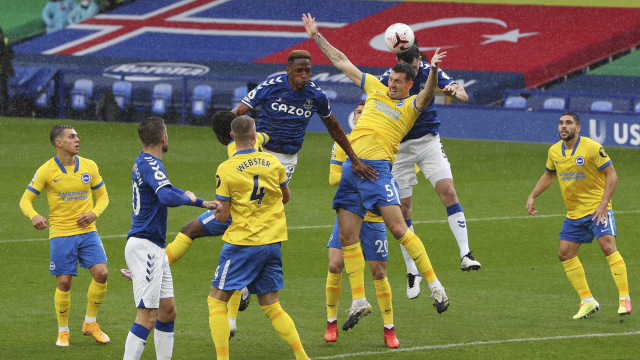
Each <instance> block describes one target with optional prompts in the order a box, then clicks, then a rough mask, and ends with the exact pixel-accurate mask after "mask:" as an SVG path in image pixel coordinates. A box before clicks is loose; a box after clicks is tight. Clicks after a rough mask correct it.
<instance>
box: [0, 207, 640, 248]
mask: <svg viewBox="0 0 640 360" xmlns="http://www.w3.org/2000/svg"><path fill="white" fill-rule="evenodd" d="M637 213H640V210H623V211H614V213H613V214H614V215H615V214H637ZM565 216H566V214H549V215H536V216H531V215H523V216H498V217H488V218H479V219H467V221H499V220H522V219H536V218H550V217H565ZM413 223H414V224H440V223H447V224H448V223H449V221H448V220H423V221H421V220H418V221H414V222H413ZM329 228H333V225H309V226H290V227H289V228H288V229H289V230H306V229H329ZM177 234H178V233H177V232H168V233H167V235H177ZM126 237H127V235H126V234H124V235H100V238H101V239H109V238H126ZM33 241H49V239H48V238H47V239H14V240H0V244H2V243H13V242H33Z"/></svg>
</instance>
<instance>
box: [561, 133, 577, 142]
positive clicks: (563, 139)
mask: <svg viewBox="0 0 640 360" xmlns="http://www.w3.org/2000/svg"><path fill="white" fill-rule="evenodd" d="M558 135H560V139H562V141H570V140H573V138H575V137H576V132H575V131H569V130H567V135H566V136H565V137H562V132H560V131H558Z"/></svg>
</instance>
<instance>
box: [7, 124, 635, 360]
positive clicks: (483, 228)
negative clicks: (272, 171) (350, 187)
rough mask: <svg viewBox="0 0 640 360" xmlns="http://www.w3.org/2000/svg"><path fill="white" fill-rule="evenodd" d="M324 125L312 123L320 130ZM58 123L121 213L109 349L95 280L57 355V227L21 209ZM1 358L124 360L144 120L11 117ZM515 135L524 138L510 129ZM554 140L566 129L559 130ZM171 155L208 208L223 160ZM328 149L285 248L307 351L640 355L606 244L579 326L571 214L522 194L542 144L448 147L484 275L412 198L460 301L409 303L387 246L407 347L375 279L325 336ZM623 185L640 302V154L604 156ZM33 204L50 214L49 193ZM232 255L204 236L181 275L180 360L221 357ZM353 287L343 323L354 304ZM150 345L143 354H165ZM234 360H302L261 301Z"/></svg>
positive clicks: (178, 221) (430, 209) (192, 136)
mask: <svg viewBox="0 0 640 360" xmlns="http://www.w3.org/2000/svg"><path fill="white" fill-rule="evenodd" d="M313 121H317V120H313ZM59 123H69V124H71V125H73V126H74V127H75V129H76V130H77V132H78V134H79V137H80V145H81V149H80V155H81V156H84V157H87V158H90V159H93V160H95V161H96V162H97V164H98V166H99V167H100V170H101V173H102V176H103V178H104V181H105V183H106V186H107V190H108V192H109V197H110V205H109V207H108V208H107V210H106V211H105V213H104V214H103V215H102V216H101V217H100V218H99V219H98V231H99V234H100V235H101V237H102V240H103V243H104V246H105V249H106V252H107V256H108V258H109V271H110V278H109V287H108V292H107V296H106V299H105V301H104V304H103V306H102V307H101V309H100V312H99V314H98V322H99V323H100V324H101V325H102V326H103V330H104V331H105V332H106V333H107V334H108V335H109V336H110V337H111V343H110V344H108V345H99V344H97V343H96V342H95V341H94V340H93V339H92V338H90V337H86V336H83V335H82V333H81V326H82V321H83V317H84V312H85V309H86V290H87V287H88V284H89V282H90V274H89V272H88V271H86V270H84V269H82V268H80V269H79V274H78V276H77V277H76V278H74V280H73V287H72V292H71V296H72V304H71V316H70V323H69V326H70V329H71V346H70V347H69V348H59V347H57V346H55V339H56V331H57V324H56V317H55V313H54V307H53V294H54V290H55V286H56V283H55V279H54V277H52V276H50V275H49V270H48V268H49V256H48V254H49V246H48V242H47V238H48V233H47V232H46V231H41V232H39V231H36V230H35V229H33V227H32V226H31V222H30V221H29V220H28V219H27V218H26V217H25V216H24V215H23V214H22V212H21V211H20V208H19V206H18V203H19V201H20V197H21V195H22V193H23V192H24V189H25V187H26V185H27V184H28V183H29V180H30V179H31V178H32V176H33V173H34V172H35V170H36V169H37V168H38V167H39V166H40V165H41V164H42V163H44V162H45V161H46V160H47V159H49V158H50V157H52V156H53V155H54V150H53V148H52V146H51V145H50V143H49V131H50V130H51V128H52V127H53V126H54V125H56V124H59ZM0 129H1V130H2V131H0V158H1V159H2V165H1V166H2V168H1V171H0V184H2V191H1V192H0V200H1V203H2V204H3V206H1V207H0V219H1V224H2V225H1V226H0V271H1V275H2V280H1V281H0V309H1V312H0V359H69V360H71V359H82V360H85V359H121V358H122V355H123V352H124V342H125V339H126V336H127V332H128V330H129V328H130V327H131V324H132V322H133V320H134V317H135V308H134V303H133V297H132V291H131V283H130V282H128V281H127V280H125V279H124V278H122V277H121V276H120V274H119V270H120V268H123V267H126V265H125V261H124V254H123V252H124V245H125V241H126V238H125V237H126V233H127V231H128V230H129V226H130V221H131V215H130V214H131V205H130V203H131V167H132V164H133V161H134V159H135V157H136V156H137V155H138V153H139V152H140V150H141V148H142V147H141V145H140V142H139V140H138V137H137V131H136V129H137V124H125V123H97V122H82V121H65V120H34V119H10V118H0ZM510 131H518V129H510ZM548 131H556V130H555V125H554V122H553V121H550V123H549V130H548ZM168 132H169V144H170V151H169V152H168V153H167V154H166V155H165V157H164V159H163V161H164V164H165V167H166V169H167V172H168V174H169V177H170V179H171V181H172V182H173V183H174V184H176V186H179V187H180V188H182V189H185V190H191V191H193V192H195V193H196V194H197V195H199V196H200V197H202V198H205V199H212V198H213V196H214V192H215V189H214V181H213V175H214V173H215V170H216V168H217V165H218V164H219V163H220V162H221V161H223V160H224V159H225V158H226V149H225V148H224V147H223V146H222V145H220V144H218V143H217V141H215V140H214V136H213V133H212V132H211V130H210V129H209V128H207V127H189V126H175V125H170V126H169V127H168ZM332 142H333V141H332V140H331V139H330V137H329V136H328V135H327V134H319V133H310V134H308V135H307V138H306V140H305V144H304V147H303V149H302V151H301V152H300V154H299V161H298V164H299V165H298V167H297V168H296V172H295V175H294V177H293V181H292V183H291V193H292V200H291V202H290V203H289V204H287V205H286V212H287V221H288V226H289V239H290V240H289V241H287V242H286V243H284V244H283V261H284V274H285V289H283V290H282V291H281V293H280V294H281V303H282V305H283V308H284V309H285V310H286V311H287V312H288V313H289V314H290V315H291V317H292V318H293V320H294V322H295V324H296V327H297V329H298V332H299V333H300V337H301V340H302V343H303V345H304V347H305V350H306V351H307V353H308V354H309V356H311V357H312V358H313V359H334V358H335V359H346V358H348V359H390V358H393V359H492V360H495V359H514V358H520V359H583V358H592V359H637V358H638V354H639V353H640V322H639V321H638V320H637V319H636V317H637V316H638V314H637V313H638V312H639V311H640V308H639V309H636V311H635V312H634V313H633V314H632V315H631V316H628V317H626V318H625V319H624V321H620V318H619V316H618V315H617V306H618V305H617V299H618V295H617V290H616V287H615V284H614V282H613V279H612V277H611V274H610V272H609V267H608V265H607V262H606V260H605V258H604V256H603V254H602V252H601V251H600V249H599V247H598V245H597V243H596V244H591V245H587V246H583V247H582V249H581V251H580V253H579V255H580V259H581V261H582V263H583V265H584V267H585V270H586V273H587V279H588V281H589V284H590V286H591V290H592V292H593V294H594V296H595V297H596V299H597V300H598V301H599V302H600V304H601V310H600V311H599V312H598V313H596V314H594V315H592V316H591V317H590V318H589V319H586V320H572V319H571V317H572V316H573V314H574V313H575V312H576V311H577V310H578V303H579V300H578V297H577V295H576V294H575V291H574V290H573V288H572V287H571V285H570V283H569V281H568V280H567V278H566V276H565V274H564V270H563V268H562V265H561V264H560V262H559V261H558V259H557V255H556V254H557V246H558V244H557V242H558V240H557V239H558V232H559V230H560V226H561V224H562V221H563V216H564V211H565V209H564V204H563V202H562V199H561V196H560V192H559V189H558V185H557V183H556V184H554V185H552V187H551V188H549V189H548V190H547V192H545V193H544V194H543V195H542V196H540V197H539V198H538V199H537V201H536V205H537V208H538V210H540V214H539V215H538V216H536V217H531V216H529V215H528V214H527V212H526V210H525V203H526V199H527V196H528V195H529V193H530V191H531V189H532V188H533V186H534V185H535V183H536V182H537V180H538V178H539V177H540V175H541V174H542V172H543V171H544V165H545V160H546V154H547V149H548V146H549V145H547V144H524V143H506V142H492V141H469V140H447V139H445V140H443V144H444V147H445V150H446V152H447V155H448V157H449V160H450V162H451V164H452V169H453V174H454V179H455V184H456V190H457V192H458V197H459V198H460V201H461V204H462V207H463V209H464V211H465V214H466V218H467V222H468V229H469V238H470V245H471V249H472V250H473V251H474V255H475V256H476V258H477V259H478V260H479V261H480V262H481V263H482V269H481V270H480V271H479V272H473V273H463V272H461V271H460V268H459V257H458V248H457V245H456V243H455V240H454V238H453V236H452V235H451V232H450V230H449V227H448V224H447V223H446V211H445V209H444V207H443V206H442V204H441V203H440V201H439V200H438V199H437V197H436V195H435V192H434V191H433V189H432V188H431V185H430V184H429V183H428V182H427V181H426V180H425V179H424V178H423V177H422V178H421V179H420V184H419V185H418V186H417V187H416V188H415V189H414V201H413V202H414V216H413V220H414V224H415V225H414V226H415V230H416V233H417V234H418V235H419V236H420V237H421V239H422V240H423V241H424V243H425V246H426V248H427V252H428V254H429V256H430V258H431V261H432V263H433V265H434V268H435V270H436V273H437V275H438V278H439V279H440V280H441V282H442V284H443V285H444V286H445V288H446V290H447V294H448V295H449V299H450V302H451V305H450V307H449V310H448V311H446V312H445V313H443V314H441V315H439V314H437V313H436V311H435V309H434V308H433V307H432V305H431V304H432V299H430V298H429V291H428V288H427V286H426V284H425V283H424V282H423V283H422V285H423V292H422V294H421V295H420V297H419V298H418V299H416V300H408V299H407V298H406V295H405V288H406V278H405V270H404V263H403V261H402V256H401V255H400V251H399V248H398V246H399V245H397V244H396V242H395V241H393V239H391V240H390V241H389V250H390V259H389V260H390V261H389V266H388V273H389V281H390V283H391V287H392V290H393V294H394V314H395V321H394V322H395V326H396V330H397V334H398V338H399V339H400V342H401V346H400V349H398V350H389V349H387V348H386V347H385V345H384V342H383V341H382V340H383V339H382V338H383V336H382V335H383V334H382V319H381V316H380V313H379V309H378V307H377V303H376V301H375V290H374V288H373V282H372V281H371V280H370V277H369V275H368V274H367V276H366V281H365V284H366V286H367V288H366V292H367V297H368V299H369V301H370V302H371V304H372V305H373V306H374V311H373V314H372V315H371V316H369V317H366V318H364V319H362V320H361V322H360V323H359V324H358V325H357V326H356V327H355V328H354V329H352V330H351V331H349V332H343V331H341V332H340V334H339V337H338V342H337V343H335V344H326V343H325V342H324V340H323V338H322V336H323V334H324V329H325V323H326V310H325V301H324V298H325V296H324V293H325V290H324V286H325V279H326V272H327V250H326V247H325V246H326V242H327V239H328V237H329V234H330V231H331V227H332V225H333V218H334V212H333V210H332V209H331V199H332V197H333V193H334V191H335V190H334V189H333V188H332V187H331V186H330V185H329V182H328V173H329V155H330V152H331V146H332ZM607 152H608V153H609V155H610V156H611V158H612V160H613V163H614V165H615V168H616V170H617V172H618V176H619V182H618V186H617V189H616V192H615V194H614V197H613V204H614V211H615V214H616V221H617V226H618V233H619V237H618V241H617V244H618V248H619V249H620V252H621V254H622V255H623V257H624V259H625V262H626V264H627V270H628V275H629V286H630V289H631V295H632V300H635V301H636V303H635V304H636V307H638V306H640V298H638V297H636V296H635V295H636V294H637V293H638V292H637V291H638V289H640V280H639V279H640V245H639V242H640V230H639V226H638V224H639V223H640V221H639V219H640V210H639V209H640V207H639V205H638V204H639V203H640V151H639V150H638V149H623V148H608V149H607ZM35 206H36V209H37V210H38V211H39V212H40V213H42V214H45V215H46V214H47V207H46V199H45V196H44V195H41V196H39V198H38V199H36V201H35ZM200 213H201V210H199V209H196V208H192V207H181V208H175V209H171V210H170V211H169V223H168V231H169V234H168V236H167V240H168V241H172V240H173V238H174V237H175V234H176V233H177V232H178V231H179V230H180V228H181V227H182V226H183V225H184V224H186V223H187V222H188V221H190V220H192V219H194V218H195V217H196V216H198V215H199V214H200ZM221 246H222V241H221V240H220V238H201V239H197V240H196V241H195V243H194V246H193V247H192V248H191V250H190V252H188V253H187V255H186V256H185V257H184V258H183V259H181V260H180V261H179V262H177V263H176V264H175V265H174V266H173V268H172V271H173V276H174V285H175V299H176V305H177V308H178V318H177V321H176V326H175V329H176V334H175V348H174V359H211V358H214V357H215V349H214V345H213V341H212V340H211V335H210V331H209V324H208V309H207V302H206V296H207V294H208V293H209V288H210V286H211V285H210V284H211V283H210V281H211V277H212V275H213V272H214V269H215V266H216V264H217V256H218V253H219V251H220V248H221ZM349 292H350V289H349V285H348V279H347V277H346V276H343V296H342V298H341V303H340V311H339V319H338V321H339V324H342V322H344V320H346V316H347V314H346V313H345V312H344V310H346V309H347V308H348V306H349V304H350V293H349ZM152 336H153V335H151V336H150V338H149V341H148V343H147V349H146V350H145V353H144V355H143V359H155V350H154V345H153V341H152V340H151V339H152ZM230 354H231V358H232V359H292V358H293V353H292V352H291V350H290V348H289V347H288V346H287V345H286V344H285V343H284V342H283V341H281V340H280V338H279V337H278V336H277V334H276V333H275V331H274V330H273V329H272V328H271V325H270V323H269V321H268V320H267V318H266V317H265V316H264V314H262V312H261V311H260V308H259V306H258V305H257V301H256V299H255V297H254V298H253V301H252V303H251V305H250V306H249V308H248V309H247V310H246V311H244V312H241V313H240V314H239V316H238V333H237V334H236V336H235V337H234V338H233V339H232V340H231V342H230Z"/></svg>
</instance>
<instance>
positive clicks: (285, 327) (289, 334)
mask: <svg viewBox="0 0 640 360" xmlns="http://www.w3.org/2000/svg"><path fill="white" fill-rule="evenodd" d="M260 308H261V309H262V312H264V314H265V315H267V317H268V318H269V320H271V325H272V326H273V328H274V329H276V331H277V332H278V335H280V338H282V340H284V341H285V342H286V343H287V344H289V346H291V350H293V353H294V355H295V356H296V360H307V359H308V358H309V357H308V356H307V354H306V353H305V352H304V348H303V347H302V342H301V341H300V336H299V335H298V330H296V325H295V324H294V323H293V320H291V317H290V316H289V314H287V313H286V312H285V311H284V310H283V309H282V307H281V306H280V302H277V303H274V304H271V305H266V306H260Z"/></svg>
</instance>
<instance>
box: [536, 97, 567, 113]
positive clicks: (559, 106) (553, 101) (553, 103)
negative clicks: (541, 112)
mask: <svg viewBox="0 0 640 360" xmlns="http://www.w3.org/2000/svg"><path fill="white" fill-rule="evenodd" d="M564 106H565V101H564V99H563V98H556V97H552V98H548V99H546V100H545V101H544V104H542V108H543V109H547V110H564Z"/></svg>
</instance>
